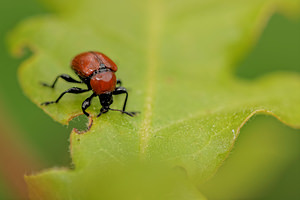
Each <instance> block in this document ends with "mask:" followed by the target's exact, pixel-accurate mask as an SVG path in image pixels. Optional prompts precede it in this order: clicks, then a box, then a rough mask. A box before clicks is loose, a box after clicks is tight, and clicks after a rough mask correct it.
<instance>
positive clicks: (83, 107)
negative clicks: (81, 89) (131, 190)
mask: <svg viewBox="0 0 300 200" xmlns="http://www.w3.org/2000/svg"><path fill="white" fill-rule="evenodd" d="M95 96H96V95H95V93H93V94H92V95H91V96H90V97H89V98H87V99H86V100H84V102H83V103H82V106H81V109H82V112H83V113H84V114H85V115H86V116H87V117H88V116H90V114H89V113H87V112H86V111H85V110H86V109H87V108H88V107H89V106H90V105H91V100H92V99H93V98H94V97H95Z"/></svg>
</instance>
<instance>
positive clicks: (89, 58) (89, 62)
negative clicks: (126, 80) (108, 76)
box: [71, 51, 118, 78]
mask: <svg viewBox="0 0 300 200" xmlns="http://www.w3.org/2000/svg"><path fill="white" fill-rule="evenodd" d="M101 64H103V65H104V66H105V68H107V69H110V70H111V71H113V72H116V71H117V70H118V67H117V65H116V64H115V63H114V62H113V61H112V60H111V59H110V58H108V57H107V56H106V55H104V54H103V53H100V52H94V51H89V52H84V53H81V54H79V55H77V56H75V58H74V59H73V60H72V62H71V67H72V69H73V70H74V71H75V72H76V73H77V74H78V75H79V76H81V77H83V78H86V77H89V76H90V75H92V74H93V72H94V71H97V70H99V69H100V65H101Z"/></svg>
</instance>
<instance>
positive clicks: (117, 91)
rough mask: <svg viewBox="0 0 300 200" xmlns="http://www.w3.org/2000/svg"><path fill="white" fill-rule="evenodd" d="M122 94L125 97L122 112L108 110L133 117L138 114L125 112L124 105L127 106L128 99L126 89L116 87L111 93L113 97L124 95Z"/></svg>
mask: <svg viewBox="0 0 300 200" xmlns="http://www.w3.org/2000/svg"><path fill="white" fill-rule="evenodd" d="M124 93H125V94H126V97H125V101H124V105H123V109H122V110H117V109H110V110H115V111H121V112H122V113H125V114H128V115H130V116H133V115H135V114H137V113H138V112H126V111H125V109H126V104H127V99H128V92H127V90H126V88H124V87H117V88H116V89H115V91H113V95H118V94H124Z"/></svg>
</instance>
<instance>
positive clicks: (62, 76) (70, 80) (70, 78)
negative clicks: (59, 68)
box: [41, 74, 83, 88]
mask: <svg viewBox="0 0 300 200" xmlns="http://www.w3.org/2000/svg"><path fill="white" fill-rule="evenodd" d="M59 78H62V79H64V80H65V81H67V82H71V83H83V82H82V81H77V80H75V79H73V78H72V77H70V76H69V75H68V74H62V75H59V76H57V77H56V79H55V81H54V82H53V84H52V85H49V84H47V83H41V84H42V85H43V86H46V87H51V88H54V86H55V84H56V82H57V80H58V79H59Z"/></svg>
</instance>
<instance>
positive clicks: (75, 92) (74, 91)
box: [41, 87, 90, 106]
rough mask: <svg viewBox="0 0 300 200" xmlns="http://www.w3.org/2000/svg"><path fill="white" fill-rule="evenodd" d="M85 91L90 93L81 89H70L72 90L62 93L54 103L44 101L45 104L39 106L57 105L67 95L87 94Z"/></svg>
mask: <svg viewBox="0 0 300 200" xmlns="http://www.w3.org/2000/svg"><path fill="white" fill-rule="evenodd" d="M87 91H90V89H81V88H78V87H72V88H70V89H68V90H66V91H64V92H63V93H61V95H60V96H59V97H58V98H57V99H56V101H46V102H44V103H42V104H41V105H45V106H47V105H49V104H52V103H58V102H59V100H60V99H61V98H62V97H63V96H64V95H65V94H67V93H73V94H80V93H83V92H87Z"/></svg>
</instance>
